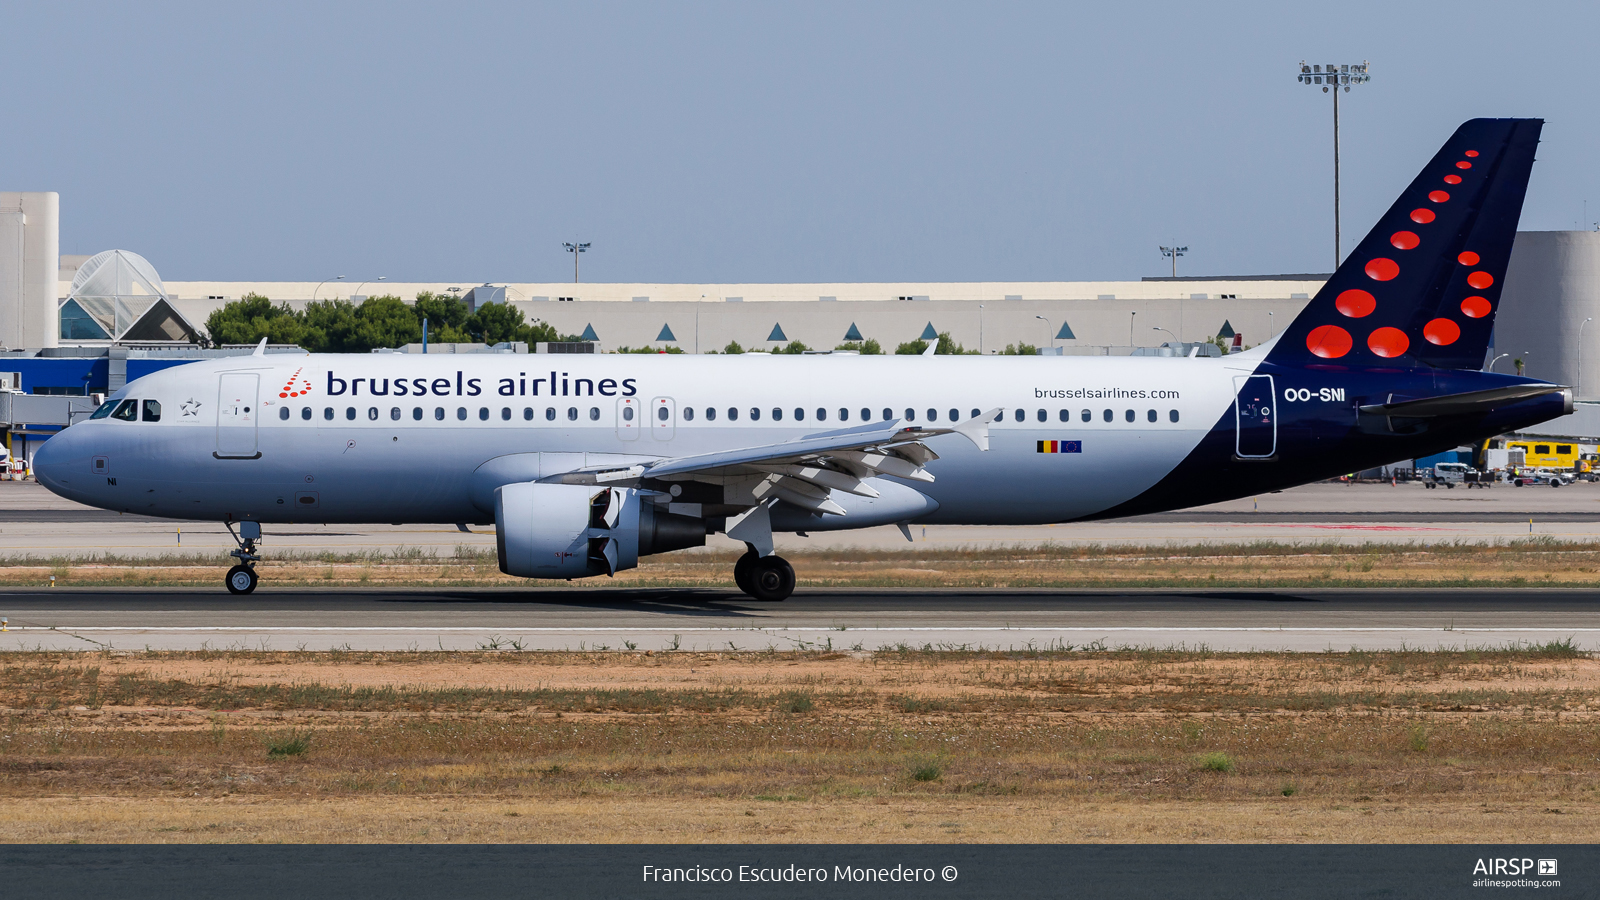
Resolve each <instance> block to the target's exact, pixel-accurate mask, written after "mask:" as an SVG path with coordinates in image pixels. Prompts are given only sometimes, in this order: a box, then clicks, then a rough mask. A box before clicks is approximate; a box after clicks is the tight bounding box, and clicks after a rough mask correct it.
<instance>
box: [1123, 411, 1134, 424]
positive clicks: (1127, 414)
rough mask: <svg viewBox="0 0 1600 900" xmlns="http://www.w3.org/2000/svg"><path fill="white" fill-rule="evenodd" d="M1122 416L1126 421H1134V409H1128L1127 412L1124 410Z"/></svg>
mask: <svg viewBox="0 0 1600 900" xmlns="http://www.w3.org/2000/svg"><path fill="white" fill-rule="evenodd" d="M1122 418H1123V420H1124V421H1128V422H1132V421H1133V410H1131V409H1130V410H1127V411H1126V412H1124V413H1123V414H1122Z"/></svg>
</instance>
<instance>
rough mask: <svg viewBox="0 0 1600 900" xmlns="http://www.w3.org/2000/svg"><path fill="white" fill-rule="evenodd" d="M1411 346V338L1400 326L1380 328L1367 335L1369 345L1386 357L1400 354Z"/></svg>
mask: <svg viewBox="0 0 1600 900" xmlns="http://www.w3.org/2000/svg"><path fill="white" fill-rule="evenodd" d="M1410 346H1411V339H1410V338H1408V337H1406V333H1405V332H1404V331H1401V330H1400V329H1398V328H1379V329H1378V330H1377V331H1374V332H1373V333H1371V334H1369V335H1367V347H1368V348H1370V349H1371V350H1372V352H1373V353H1376V354H1378V355H1379V356H1382V357H1384V358H1385V359H1392V358H1394V357H1396V356H1399V355H1400V354H1402V353H1404V352H1406V348H1408V347H1410Z"/></svg>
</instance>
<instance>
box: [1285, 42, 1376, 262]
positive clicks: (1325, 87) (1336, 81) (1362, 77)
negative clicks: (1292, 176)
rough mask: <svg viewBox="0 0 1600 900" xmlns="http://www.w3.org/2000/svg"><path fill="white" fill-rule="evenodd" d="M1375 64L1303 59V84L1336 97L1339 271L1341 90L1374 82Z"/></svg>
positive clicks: (1339, 258) (1339, 257) (1338, 255)
mask: <svg viewBox="0 0 1600 900" xmlns="http://www.w3.org/2000/svg"><path fill="white" fill-rule="evenodd" d="M1370 69H1371V65H1370V64H1369V63H1368V62H1367V61H1366V60H1362V61H1361V63H1360V64H1359V65H1350V66H1345V65H1338V66H1330V65H1315V64H1313V65H1309V66H1308V65H1306V61H1305V60H1303V59H1302V60H1300V76H1299V81H1300V83H1301V84H1317V85H1322V92H1323V93H1324V94H1332V95H1333V267H1334V269H1335V270H1337V269H1338V268H1339V264H1340V263H1342V262H1344V254H1343V253H1342V252H1341V251H1340V248H1339V93H1340V90H1339V89H1340V88H1343V89H1344V91H1343V92H1344V93H1346V94H1348V93H1350V86H1351V85H1355V84H1366V83H1367V82H1369V81H1371V80H1372V75H1371V74H1369V72H1370Z"/></svg>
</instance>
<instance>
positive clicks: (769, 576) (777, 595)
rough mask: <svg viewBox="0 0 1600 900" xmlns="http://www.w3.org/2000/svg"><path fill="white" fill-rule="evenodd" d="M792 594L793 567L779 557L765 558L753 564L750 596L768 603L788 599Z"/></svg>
mask: <svg viewBox="0 0 1600 900" xmlns="http://www.w3.org/2000/svg"><path fill="white" fill-rule="evenodd" d="M793 593H794V566H791V565H789V563H788V561H787V560H785V559H784V558H783V557H781V556H767V557H763V558H761V559H759V560H757V561H756V562H755V564H754V565H753V566H751V572H750V596H752V597H754V598H755V599H757V600H763V601H766V602H768V603H778V602H781V601H783V600H787V599H789V595H790V594H793Z"/></svg>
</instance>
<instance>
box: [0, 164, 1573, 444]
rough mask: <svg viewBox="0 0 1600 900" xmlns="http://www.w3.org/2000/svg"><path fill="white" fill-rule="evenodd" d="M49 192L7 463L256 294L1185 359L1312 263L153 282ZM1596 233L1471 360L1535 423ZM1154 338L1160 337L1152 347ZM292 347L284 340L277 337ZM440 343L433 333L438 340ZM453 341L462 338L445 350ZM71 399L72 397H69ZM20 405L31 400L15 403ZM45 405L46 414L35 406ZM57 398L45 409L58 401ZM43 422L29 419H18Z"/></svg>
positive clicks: (19, 260)
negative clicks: (1015, 278)
mask: <svg viewBox="0 0 1600 900" xmlns="http://www.w3.org/2000/svg"><path fill="white" fill-rule="evenodd" d="M58 222H59V198H58V196H57V195H56V194H54V193H17V192H10V193H7V192H0V394H4V393H7V392H10V393H11V394H13V395H15V394H17V393H19V392H20V393H21V394H23V395H27V396H32V397H56V398H60V399H59V400H56V401H52V402H53V403H54V405H53V406H52V405H50V404H41V403H40V402H38V401H20V400H19V401H17V402H16V403H12V404H10V405H7V404H8V403H9V401H7V400H4V399H0V430H3V432H4V434H5V437H6V440H7V446H8V447H12V448H13V449H14V450H15V451H17V452H18V453H19V454H20V455H21V458H24V459H25V458H26V457H27V455H28V453H29V450H28V448H29V446H30V443H37V442H38V441H39V440H42V439H43V438H45V437H48V435H49V434H51V433H54V431H56V430H59V428H61V427H65V426H66V425H67V424H69V423H70V420H71V418H72V417H73V416H75V415H80V414H87V412H86V411H87V410H89V409H92V408H93V400H94V399H95V396H96V395H103V394H105V393H109V392H111V391H115V390H117V389H118V388H120V387H121V386H122V385H123V384H125V383H127V381H129V380H132V379H134V378H138V377H140V376H141V375H144V374H147V373H148V372H151V371H155V370H156V369H159V368H164V367H166V366H171V365H181V364H183V363H185V362H189V361H192V360H195V359H201V358H205V357H209V356H217V355H228V354H235V353H243V352H249V349H250V348H227V347H223V348H218V347H209V346H207V345H206V344H207V335H206V334H205V331H204V323H205V321H206V318H207V317H208V316H209V315H210V314H211V313H212V312H213V311H215V310H217V309H220V308H221V307H222V306H223V305H225V304H226V303H228V302H230V301H233V300H238V299H240V298H241V297H243V296H245V295H247V294H257V295H261V296H265V297H267V298H269V299H271V300H272V301H273V302H274V303H278V302H284V303H288V304H289V305H290V306H292V307H303V306H304V305H305V304H307V303H309V302H311V301H312V300H328V299H334V298H340V299H347V300H351V301H353V302H356V303H360V302H361V301H362V300H364V299H366V297H367V296H375V295H379V294H390V295H395V296H398V297H400V298H401V299H403V300H407V301H409V300H411V299H413V298H414V297H415V296H416V295H417V294H419V293H422V292H424V291H429V292H433V293H440V294H448V295H453V296H458V297H460V298H462V300H463V301H464V302H466V303H467V304H468V306H469V307H471V308H476V307H477V306H480V305H482V304H485V303H506V304H510V305H512V306H514V307H516V308H518V309H520V310H521V311H522V312H523V314H524V316H525V317H526V318H527V319H528V320H530V321H533V320H538V321H543V322H547V323H549V324H550V325H552V326H553V327H554V328H555V329H556V330H557V331H559V332H560V333H562V334H564V335H573V336H577V337H579V338H580V339H581V340H583V341H589V342H592V343H593V345H594V346H595V347H596V348H597V349H599V350H600V351H602V352H604V351H607V350H612V349H616V348H619V347H629V348H640V347H652V348H657V349H662V350H665V349H667V348H677V349H678V350H681V351H683V352H685V353H709V352H720V351H722V350H723V349H724V348H725V347H726V346H727V345H728V344H730V343H734V342H736V343H738V344H739V345H740V346H741V347H743V348H744V349H746V350H773V349H777V348H779V347H782V346H785V345H787V344H789V343H790V342H792V341H799V342H801V343H803V344H805V345H806V346H808V347H810V348H814V349H818V350H828V349H832V348H834V347H836V346H838V345H840V344H843V343H847V342H856V341H864V340H875V341H877V342H878V343H879V344H880V345H881V346H882V347H883V348H884V350H885V352H890V353H892V352H894V348H895V347H896V346H897V345H899V344H902V343H906V342H911V341H916V340H931V339H933V338H934V337H936V336H937V335H939V334H941V333H948V334H950V336H951V338H952V339H954V340H955V341H956V342H957V343H959V344H961V345H962V346H963V347H964V348H965V349H966V350H969V351H979V352H981V353H984V354H995V353H1000V352H1004V351H1005V350H1006V349H1007V348H1008V347H1011V348H1013V350H1014V349H1015V348H1017V347H1018V346H1020V345H1028V346H1030V347H1033V348H1037V350H1038V352H1039V353H1041V354H1046V355H1048V354H1059V355H1073V356H1084V355H1099V356H1126V355H1129V354H1149V353H1161V354H1170V353H1173V352H1174V350H1173V348H1179V347H1181V348H1183V351H1184V352H1183V355H1188V352H1187V351H1188V350H1190V349H1192V347H1193V346H1194V345H1196V344H1205V343H1209V342H1213V341H1216V340H1218V339H1219V338H1220V339H1221V340H1222V343H1224V344H1235V343H1236V344H1237V345H1238V346H1240V347H1241V348H1242V347H1248V346H1253V345H1255V344H1259V343H1261V342H1263V341H1265V340H1267V339H1268V338H1270V337H1271V336H1272V335H1274V334H1276V333H1277V332H1278V331H1279V330H1281V329H1282V328H1283V327H1285V326H1286V325H1287V324H1288V323H1289V322H1290V321H1292V320H1293V318H1294V316H1295V315H1297V314H1298V313H1299V312H1300V310H1301V308H1302V307H1303V306H1305V304H1306V303H1307V302H1308V301H1309V300H1310V298H1311V297H1312V296H1314V295H1315V294H1316V292H1317V291H1318V290H1319V289H1320V288H1321V287H1322V284H1323V282H1324V281H1326V279H1327V278H1328V275H1326V274H1320V273H1309V274H1286V275H1243V276H1199V277H1193V276H1191V277H1177V278H1172V277H1161V278H1145V279H1141V280H1139V281H1100V282H1096V281H1054V282H1009V283H1007V282H958V283H910V282H895V283H837V284H576V283H574V284H567V283H555V284H549V283H544V284H540V283H496V284H473V283H470V282H469V283H460V282H444V281H440V282H418V283H395V282H389V281H379V280H376V279H374V280H369V281H360V282H356V280H355V279H353V278H351V279H329V280H326V281H304V282H218V281H164V280H163V279H162V278H161V276H160V275H159V274H158V273H157V271H156V268H155V266H153V265H152V264H151V263H150V262H149V261H147V260H145V259H144V258H143V257H141V256H139V255H138V254H137V253H134V252H131V251H127V250H120V249H113V250H107V251H105V252H102V253H98V254H95V255H92V256H62V255H60V253H59V239H58ZM1597 318H1600V233H1596V232H1575V231H1546V232H1521V233H1519V234H1518V236H1517V242H1516V247H1515V250H1514V252H1513V254H1512V258H1511V264H1510V269H1509V271H1508V273H1507V276H1506V287H1505V292H1504V294H1503V297H1502V300H1501V308H1500V311H1499V315H1498V316H1497V317H1496V326H1495V337H1494V342H1493V345H1492V346H1491V348H1490V351H1489V354H1488V355H1487V356H1486V357H1485V359H1484V365H1485V366H1486V367H1493V368H1494V369H1495V370H1496V371H1503V372H1511V371H1515V366H1516V364H1517V363H1519V362H1520V364H1521V366H1522V371H1523V373H1524V374H1526V375H1529V376H1531V377H1535V378H1543V379H1548V380H1550V381H1554V382H1557V383H1560V384H1565V385H1571V386H1572V387H1573V388H1574V389H1575V391H1576V396H1577V399H1578V409H1577V411H1576V412H1575V413H1573V414H1572V415H1570V416H1566V417H1564V418H1562V419H1559V420H1556V421H1554V422H1549V423H1545V424H1544V425H1542V426H1539V428H1538V429H1537V430H1536V431H1535V433H1539V434H1548V435H1552V436H1555V435H1559V436H1567V437H1574V438H1581V439H1586V440H1593V439H1594V438H1595V437H1600V400H1597V398H1600V324H1596V323H1595V321H1594V320H1595V319H1597ZM1163 347H1165V348H1166V349H1163ZM282 349H283V350H286V351H290V352H293V348H282ZM443 349H445V348H442V347H441V348H436V350H435V352H437V351H438V350H443ZM450 349H451V350H457V351H459V350H463V349H467V348H464V347H459V346H457V347H451V348H450ZM70 398H78V399H77V400H72V399H70ZM13 406H15V407H18V408H24V407H25V408H27V409H28V410H30V412H28V413H27V414H26V415H25V416H19V414H18V413H17V412H14V411H11V408H12V407H13ZM47 407H48V408H49V409H50V410H53V412H50V413H48V414H47V413H46V412H45V410H46V408H47ZM56 407H59V409H57V408H56ZM27 417H32V418H46V419H49V420H50V421H45V422H27V421H22V418H27Z"/></svg>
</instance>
